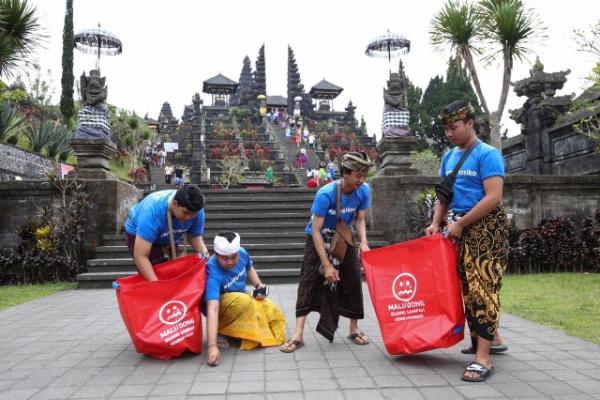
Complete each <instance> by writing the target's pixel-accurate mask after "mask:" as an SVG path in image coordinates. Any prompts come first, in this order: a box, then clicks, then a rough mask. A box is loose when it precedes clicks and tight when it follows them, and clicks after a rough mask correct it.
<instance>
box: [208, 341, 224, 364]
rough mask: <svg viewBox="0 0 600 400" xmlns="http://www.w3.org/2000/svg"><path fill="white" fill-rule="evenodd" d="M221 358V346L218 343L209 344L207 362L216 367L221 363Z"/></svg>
mask: <svg viewBox="0 0 600 400" xmlns="http://www.w3.org/2000/svg"><path fill="white" fill-rule="evenodd" d="M220 359H221V352H220V351H219V347H218V346H217V344H216V343H215V344H211V345H209V346H208V351H207V356H206V363H207V364H208V365H210V366H211V367H216V366H217V365H219V360H220Z"/></svg>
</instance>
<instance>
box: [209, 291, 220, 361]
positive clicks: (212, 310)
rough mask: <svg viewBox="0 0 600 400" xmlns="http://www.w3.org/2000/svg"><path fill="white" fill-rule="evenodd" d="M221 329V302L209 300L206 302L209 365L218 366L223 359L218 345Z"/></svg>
mask: <svg viewBox="0 0 600 400" xmlns="http://www.w3.org/2000/svg"><path fill="white" fill-rule="evenodd" d="M218 329H219V300H208V301H207V302H206V340H207V343H208V344H207V346H208V349H207V350H206V354H207V357H206V362H207V363H208V364H209V365H217V364H218V363H219V359H220V358H221V352H220V351H219V346H218V345H217V331H218Z"/></svg>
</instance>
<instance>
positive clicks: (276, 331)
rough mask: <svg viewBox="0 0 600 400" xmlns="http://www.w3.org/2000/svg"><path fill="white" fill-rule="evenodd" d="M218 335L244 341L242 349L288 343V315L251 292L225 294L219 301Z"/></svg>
mask: <svg viewBox="0 0 600 400" xmlns="http://www.w3.org/2000/svg"><path fill="white" fill-rule="evenodd" d="M219 334H220V335H224V336H230V337H234V338H238V339H241V340H242V342H241V344H240V349H243V350H250V349H253V348H255V347H257V346H263V347H268V346H278V345H281V344H283V343H284V342H285V316H284V315H283V313H282V312H281V310H280V309H279V307H277V305H276V304H275V303H273V302H272V301H271V300H269V299H263V300H256V299H255V298H254V297H252V296H250V295H249V294H248V293H239V292H233V293H224V294H222V295H221V297H220V299H219Z"/></svg>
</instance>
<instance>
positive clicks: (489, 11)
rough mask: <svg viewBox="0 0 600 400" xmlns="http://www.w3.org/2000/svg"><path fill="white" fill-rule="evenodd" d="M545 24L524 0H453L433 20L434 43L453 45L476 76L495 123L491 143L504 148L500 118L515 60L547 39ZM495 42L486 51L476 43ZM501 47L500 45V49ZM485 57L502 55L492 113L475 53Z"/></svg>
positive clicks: (438, 46) (480, 94) (441, 47)
mask: <svg viewBox="0 0 600 400" xmlns="http://www.w3.org/2000/svg"><path fill="white" fill-rule="evenodd" d="M545 29H546V28H545V27H544V26H543V25H542V24H541V22H540V20H539V19H538V17H537V14H536V13H535V12H534V11H533V9H527V8H525V7H524V5H523V3H522V2H521V1H520V0H480V1H479V3H477V4H476V5H472V4H470V3H460V2H458V1H453V0H449V1H448V3H447V4H446V5H445V6H444V8H443V9H442V10H441V11H439V12H438V13H437V14H435V16H434V17H433V19H432V21H431V29H430V38H431V43H432V45H433V46H434V48H435V49H437V50H440V51H441V50H444V49H445V48H446V47H447V46H450V47H451V48H452V49H453V50H454V51H455V52H456V55H457V56H459V57H460V58H461V59H462V60H464V61H465V64H466V66H467V69H468V70H469V73H470V75H471V78H472V79H473V85H474V86H475V91H476V92H477V97H479V101H480V103H481V107H482V108H483V111H484V113H485V115H486V117H487V118H488V120H489V122H490V125H491V133H490V139H491V144H492V145H493V146H495V147H497V148H501V146H502V142H501V135H500V121H501V119H502V114H503V113H504V108H505V106H506V99H507V97H508V89H509V86H510V78H511V73H512V68H513V63H514V61H515V59H518V60H519V61H522V60H523V58H524V56H526V55H527V54H528V53H531V51H532V50H531V48H530V47H529V45H530V44H531V42H532V40H535V39H538V38H543V37H544V31H545ZM478 42H486V43H487V44H490V45H492V46H493V47H491V48H490V49H486V50H487V51H484V50H483V49H482V48H480V47H476V43H478ZM498 46H499V48H498ZM473 53H476V54H478V55H481V56H482V60H483V61H484V62H491V61H494V60H495V59H497V58H498V57H499V56H501V57H502V61H503V67H504V68H503V74H502V89H501V92H500V100H499V102H498V108H497V109H496V111H494V112H490V110H489V108H488V105H487V102H486V100H485V98H484V96H483V92H482V90H481V86H480V84H479V79H478V77H477V71H476V68H475V64H474V62H473V58H472V55H473Z"/></svg>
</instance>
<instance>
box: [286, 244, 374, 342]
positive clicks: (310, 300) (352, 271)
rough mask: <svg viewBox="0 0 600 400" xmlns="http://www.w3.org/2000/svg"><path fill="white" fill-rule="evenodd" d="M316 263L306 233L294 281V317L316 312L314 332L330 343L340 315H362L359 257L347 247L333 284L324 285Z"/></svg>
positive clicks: (315, 255) (357, 317)
mask: <svg viewBox="0 0 600 400" xmlns="http://www.w3.org/2000/svg"><path fill="white" fill-rule="evenodd" d="M320 265H321V259H320V258H319V255H318V254H317V250H316V248H315V244H314V242H313V239H312V236H308V237H307V239H306V245H305V246H304V259H303V260H302V270H301V272H300V283H299V284H298V298H297V300H296V317H302V316H305V315H308V313H310V312H311V311H317V312H319V313H320V319H319V323H318V324H317V332H319V333H320V334H321V335H323V336H325V337H326V338H327V339H328V340H329V342H333V336H334V333H335V331H336V330H337V327H338V321H339V319H340V315H341V316H343V317H346V318H350V319H362V318H364V308H363V293H362V284H361V280H360V259H359V257H358V253H357V250H356V248H355V247H353V246H348V250H347V251H346V257H345V258H344V261H343V262H342V263H341V264H340V265H339V276H340V281H339V282H338V283H337V285H334V286H333V287H332V286H331V285H325V284H324V283H325V278H324V277H323V274H322V272H321V271H320Z"/></svg>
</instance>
